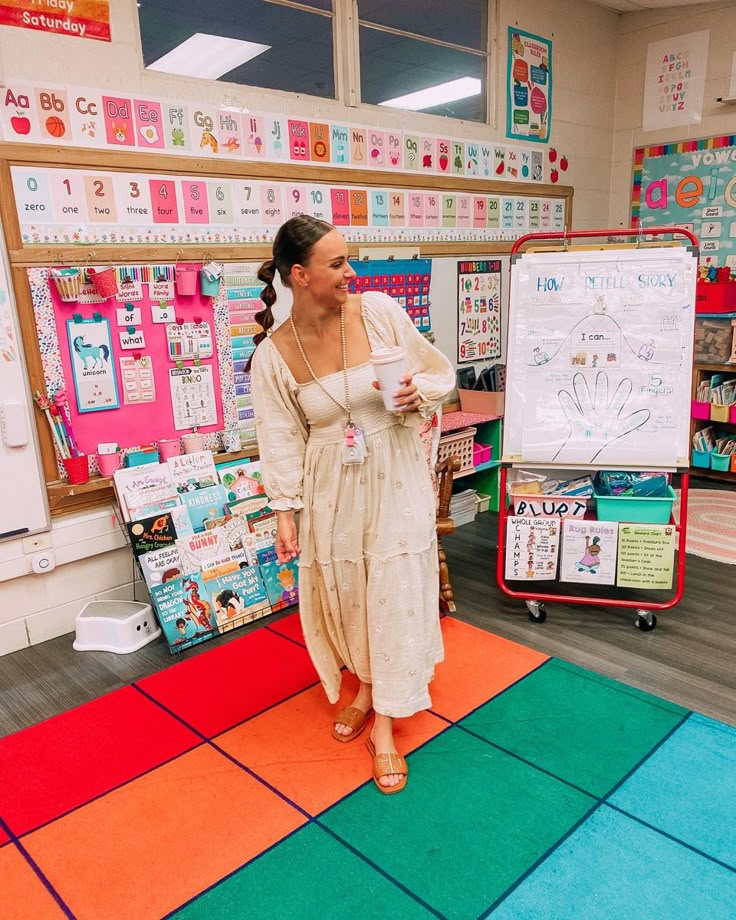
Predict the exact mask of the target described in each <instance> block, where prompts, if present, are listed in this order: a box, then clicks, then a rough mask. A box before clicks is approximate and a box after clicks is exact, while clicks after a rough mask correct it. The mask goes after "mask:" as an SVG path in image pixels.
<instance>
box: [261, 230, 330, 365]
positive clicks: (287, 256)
mask: <svg viewBox="0 0 736 920" xmlns="http://www.w3.org/2000/svg"><path fill="white" fill-rule="evenodd" d="M334 229H335V228H334V227H333V226H332V224H328V223H327V222H326V221H324V220H319V219H318V218H316V217H311V216H310V215H309V214H297V215H296V217H292V218H290V219H289V220H287V221H286V223H285V224H282V225H281V226H280V227H279V229H278V232H277V233H276V237H275V239H274V241H273V257H272V258H270V259H266V261H265V262H264V263H263V265H261V267H260V268H259V269H258V280H259V281H262V282H263V283H264V284H265V285H266V286H265V287H264V288H263V290H262V291H261V300H262V301H263V303H264V304H265V307H264V308H263V309H262V310H261V311H260V312H258V313H256V317H255V319H256V322H257V323H258V324H259V325H261V326H262V327H263V332H258V333H257V334H256V335H254V336H253V341H254V342H255V346H256V348H258V346H259V345H260V344H261V342H262V341H263V340H264V339H265V338H266V335H267V333H268V330H269V329H270V328H271V327H272V326H273V323H274V319H273V312H272V310H271V308H272V307H273V305H274V304H275V303H276V291H275V290H274V286H273V279H274V278H275V277H276V272H277V271H278V273H279V276H280V278H281V282H282V284H284V285H285V286H286V287H291V269H292V268H293V266H294V265H306V264H307V262H309V257H310V256H311V254H312V248H313V246H314V244H315V243H317V242H319V240H321V239H322V237H323V236H326V235H327V234H328V233H330V231H332V230H334ZM254 354H255V352H254ZM252 361H253V355H251V356H250V358H248V363H247V364H246V365H245V369H246V371H250V366H251V362H252Z"/></svg>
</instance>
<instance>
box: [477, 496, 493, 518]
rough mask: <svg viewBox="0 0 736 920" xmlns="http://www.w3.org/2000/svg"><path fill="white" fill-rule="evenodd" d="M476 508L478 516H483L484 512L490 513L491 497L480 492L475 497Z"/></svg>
mask: <svg viewBox="0 0 736 920" xmlns="http://www.w3.org/2000/svg"><path fill="white" fill-rule="evenodd" d="M475 506H476V510H477V513H478V514H483V512H484V511H488V509H489V508H490V507H491V496H490V495H484V493H483V492H478V493H477V494H476V497H475Z"/></svg>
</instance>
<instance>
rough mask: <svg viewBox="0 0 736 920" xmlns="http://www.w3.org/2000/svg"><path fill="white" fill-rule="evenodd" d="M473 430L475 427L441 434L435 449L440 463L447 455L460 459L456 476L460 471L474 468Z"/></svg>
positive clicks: (470, 470)
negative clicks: (437, 446)
mask: <svg viewBox="0 0 736 920" xmlns="http://www.w3.org/2000/svg"><path fill="white" fill-rule="evenodd" d="M475 432H476V429H475V428H463V429H462V431H454V432H453V433H452V434H443V435H442V437H441V438H440V444H439V448H438V449H437V462H438V463H441V462H442V461H443V460H446V459H447V458H448V457H453V456H455V457H458V458H459V460H460V469H459V470H458V471H457V473H456V474H455V475H456V476H457V475H459V474H461V473H468V472H472V471H473V470H474V469H475V466H474V465H473V439H474V437H475Z"/></svg>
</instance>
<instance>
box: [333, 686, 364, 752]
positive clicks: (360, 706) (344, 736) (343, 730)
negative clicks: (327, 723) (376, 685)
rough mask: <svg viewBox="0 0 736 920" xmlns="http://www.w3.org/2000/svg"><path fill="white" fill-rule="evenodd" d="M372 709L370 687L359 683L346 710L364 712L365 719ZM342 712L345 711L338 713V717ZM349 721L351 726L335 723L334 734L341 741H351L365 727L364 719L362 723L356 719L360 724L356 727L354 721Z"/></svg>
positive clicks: (344, 723)
mask: <svg viewBox="0 0 736 920" xmlns="http://www.w3.org/2000/svg"><path fill="white" fill-rule="evenodd" d="M372 707H373V691H372V688H371V685H370V684H364V683H362V682H361V684H360V687H359V688H358V693H357V694H356V697H355V699H354V700H353V702H352V703H351V704H350V706H348V707H346V708H347V709H357V710H359V711H360V712H364V713H365V714H366V718H367V717H368V715H369V714H370V712H371V709H372ZM343 712H345V709H343V710H341V711H340V712H339V713H338V717H339V716H340V715H342V713H343ZM351 721H352V724H351V725H348V724H347V723H346V722H339V721H338V722H335V728H334V734H335V735H340V740H341V741H351V740H352V738H353V737H354V736H356V735H357V734H360V732H361V731H362V730H363V728H364V726H365V719H363V721H362V722H360V719H358V720H357V721H358V722H359V723H360V724H357V725H356V720H355V719H353V720H351Z"/></svg>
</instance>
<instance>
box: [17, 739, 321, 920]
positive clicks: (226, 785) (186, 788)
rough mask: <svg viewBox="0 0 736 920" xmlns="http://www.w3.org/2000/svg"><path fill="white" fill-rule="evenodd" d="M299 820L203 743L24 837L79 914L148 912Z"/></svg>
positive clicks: (82, 918) (153, 913) (134, 918)
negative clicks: (201, 745)
mask: <svg viewBox="0 0 736 920" xmlns="http://www.w3.org/2000/svg"><path fill="white" fill-rule="evenodd" d="M304 823H305V820H304V817H303V816H302V815H301V814H299V813H298V812H297V811H296V810H295V809H293V808H292V807H291V806H290V805H288V804H287V803H286V802H284V801H283V800H282V799H281V798H279V797H278V796H277V795H276V794H275V793H273V792H271V791H270V790H269V789H266V788H265V786H263V785H262V784H261V783H259V782H258V781H257V780H255V779H253V777H251V776H249V775H248V774H247V773H246V772H245V771H244V770H242V769H241V768H239V767H237V766H236V765H235V764H233V763H232V762H231V761H229V760H228V759H227V758H226V757H224V756H223V755H222V754H219V753H218V752H217V751H215V750H213V749H212V748H211V747H209V746H203V747H200V748H197V749H195V750H194V751H191V752H189V753H187V754H184V755H182V756H181V757H179V758H177V759H176V760H174V761H171V762H170V763H168V764H165V765H164V766H161V767H159V768H158V769H156V770H153V771H152V772H150V773H148V774H146V775H145V776H142V777H140V778H138V779H136V780H134V781H132V782H131V783H129V784H127V785H126V786H123V787H121V788H119V789H116V790H114V791H113V792H111V793H109V794H108V795H106V796H104V797H103V798H101V799H98V800H96V801H94V802H91V803H90V804H88V805H85V806H84V807H82V808H80V809H78V810H77V811H74V812H72V813H71V814H69V815H66V816H65V817H63V818H60V819H59V820H57V821H55V822H53V823H52V824H49V825H47V826H46V827H44V828H41V829H40V830H38V831H35V832H33V833H32V834H29V835H28V836H27V837H25V838H24V844H25V846H26V847H27V849H28V852H29V853H30V854H31V855H32V856H33V858H34V859H35V860H36V862H37V863H38V865H39V866H40V867H41V869H42V871H43V872H44V873H45V875H46V876H47V878H48V879H49V881H50V882H51V884H52V885H54V887H55V888H56V890H57V891H58V892H59V894H60V895H61V897H62V898H63V899H64V901H65V902H66V904H67V905H68V906H69V908H70V910H71V911H72V912H73V913H74V914H75V915H76V917H77V918H79V920H101V918H113V917H114V918H115V920H147V918H150V920H154V918H155V920H158V918H160V917H162V916H164V914H166V913H167V912H169V911H171V910H173V909H174V908H176V907H177V906H179V905H180V904H182V903H183V902H185V901H186V900H188V899H189V898H191V897H193V896H194V895H195V894H197V893H199V892H200V891H202V889H204V888H206V887H208V886H209V885H211V884H213V883H214V882H215V881H217V880H218V879H221V878H222V877H223V876H224V875H227V874H228V873H229V872H232V871H233V870H234V869H236V868H238V867H239V866H241V865H242V864H243V863H244V862H246V861H249V860H250V859H252V858H253V857H254V856H256V855H257V854H259V853H260V852H262V851H263V850H265V849H266V848H267V847H269V846H271V845H272V844H274V843H275V842H276V841H278V840H280V839H281V838H283V837H285V836H286V835H287V834H288V833H290V832H291V831H293V830H294V829H295V828H297V827H299V826H300V825H302V824H304ZM30 916H33V915H30ZM34 920H35V917H34Z"/></svg>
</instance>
